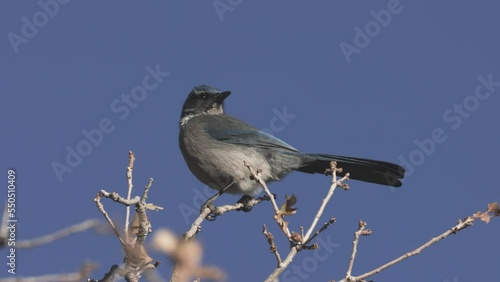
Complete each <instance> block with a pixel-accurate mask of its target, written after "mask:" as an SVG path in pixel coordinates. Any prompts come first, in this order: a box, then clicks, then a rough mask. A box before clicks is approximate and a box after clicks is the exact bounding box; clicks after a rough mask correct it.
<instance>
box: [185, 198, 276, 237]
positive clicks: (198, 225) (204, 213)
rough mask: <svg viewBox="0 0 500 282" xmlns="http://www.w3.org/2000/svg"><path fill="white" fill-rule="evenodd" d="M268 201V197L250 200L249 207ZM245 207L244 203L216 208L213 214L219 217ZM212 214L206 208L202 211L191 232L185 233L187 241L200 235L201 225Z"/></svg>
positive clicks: (192, 225) (190, 229)
mask: <svg viewBox="0 0 500 282" xmlns="http://www.w3.org/2000/svg"><path fill="white" fill-rule="evenodd" d="M267 200H269V198H268V197H267V196H265V197H259V198H256V199H251V200H249V202H248V203H247V205H250V206H255V205H257V204H260V203H261V202H262V201H267ZM244 207H245V204H243V203H236V204H234V205H224V206H219V207H215V210H214V211H213V213H214V214H215V215H217V216H219V215H222V214H225V213H227V212H230V211H233V210H239V209H241V208H244ZM210 213H212V211H211V210H210V208H205V209H204V210H203V211H201V213H200V215H199V216H198V217H197V218H196V219H195V220H194V221H193V223H192V224H191V227H190V228H189V230H188V231H187V232H185V233H184V239H185V240H191V239H192V238H194V236H196V234H198V232H200V231H201V224H202V223H203V221H204V220H205V218H206V217H207V216H208V215H209V214H210Z"/></svg>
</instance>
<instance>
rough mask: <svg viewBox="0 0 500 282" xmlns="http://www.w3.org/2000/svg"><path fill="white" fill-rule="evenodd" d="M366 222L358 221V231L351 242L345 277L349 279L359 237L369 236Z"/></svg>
mask: <svg viewBox="0 0 500 282" xmlns="http://www.w3.org/2000/svg"><path fill="white" fill-rule="evenodd" d="M365 227H366V222H364V221H362V220H360V221H359V226H358V230H357V231H356V232H354V241H352V253H351V257H350V259H349V266H348V267H347V272H346V275H345V276H346V277H351V273H352V268H353V266H354V259H355V258H356V252H357V250H358V242H359V238H360V237H361V236H368V235H370V234H371V231H370V229H366V230H365Z"/></svg>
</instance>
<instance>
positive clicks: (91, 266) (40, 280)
mask: <svg viewBox="0 0 500 282" xmlns="http://www.w3.org/2000/svg"><path fill="white" fill-rule="evenodd" d="M96 268H97V264H96V263H92V262H85V263H84V264H83V265H82V266H81V267H80V270H79V271H77V272H73V273H66V274H48V275H42V276H36V277H15V278H0V282H55V281H58V282H81V281H82V280H83V279H86V278H87V277H88V276H89V275H90V274H91V273H92V271H94V270H95V269H96Z"/></svg>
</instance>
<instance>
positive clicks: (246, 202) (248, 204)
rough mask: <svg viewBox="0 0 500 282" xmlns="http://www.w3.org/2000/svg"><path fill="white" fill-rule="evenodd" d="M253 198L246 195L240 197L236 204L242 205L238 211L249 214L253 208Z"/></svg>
mask: <svg viewBox="0 0 500 282" xmlns="http://www.w3.org/2000/svg"><path fill="white" fill-rule="evenodd" d="M252 200H253V197H252V196H248V195H244V196H243V197H241V199H239V200H238V203H242V204H243V207H241V208H239V209H237V210H238V211H244V212H249V211H251V210H252V208H253V205H254V204H253V202H252Z"/></svg>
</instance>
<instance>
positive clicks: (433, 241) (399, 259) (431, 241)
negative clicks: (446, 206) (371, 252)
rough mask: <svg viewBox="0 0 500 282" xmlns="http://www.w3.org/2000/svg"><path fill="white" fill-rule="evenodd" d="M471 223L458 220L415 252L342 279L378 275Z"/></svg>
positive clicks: (349, 280)
mask: <svg viewBox="0 0 500 282" xmlns="http://www.w3.org/2000/svg"><path fill="white" fill-rule="evenodd" d="M473 222H474V218H472V217H466V218H465V219H464V220H463V221H462V220H459V221H458V223H457V224H456V225H455V226H453V227H452V228H450V229H449V230H448V231H446V232H444V233H443V234H441V235H439V236H437V237H434V238H432V239H431V240H429V241H427V242H426V243H425V244H423V245H422V246H420V247H418V248H416V249H415V250H413V251H411V252H408V253H406V254H404V255H402V256H400V257H398V258H396V259H394V260H392V261H390V262H388V263H386V264H384V265H382V266H380V267H377V268H376V269H374V270H372V271H369V272H366V273H364V274H362V275H359V276H355V277H348V276H346V277H345V278H344V280H345V281H348V282H358V281H363V280H364V279H365V278H368V277H370V276H372V275H374V274H377V273H379V272H381V271H383V270H385V269H387V268H389V267H391V266H393V265H395V264H397V263H399V262H401V261H403V260H405V259H407V258H410V257H412V256H414V255H418V254H420V252H421V251H422V250H424V249H426V248H428V247H430V246H431V245H433V244H435V243H437V242H439V241H441V240H442V239H444V238H446V237H448V236H450V235H451V234H455V233H457V232H459V231H461V230H463V229H465V228H467V227H469V226H471V225H472V223H473Z"/></svg>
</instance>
